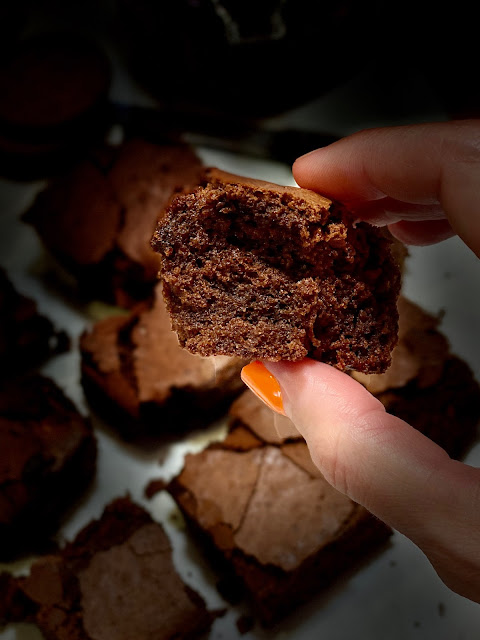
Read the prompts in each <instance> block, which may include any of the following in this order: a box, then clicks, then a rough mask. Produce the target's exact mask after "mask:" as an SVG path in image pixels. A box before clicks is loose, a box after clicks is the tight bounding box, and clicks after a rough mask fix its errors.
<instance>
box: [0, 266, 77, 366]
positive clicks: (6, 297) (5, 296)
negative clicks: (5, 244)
mask: <svg viewBox="0 0 480 640" xmlns="http://www.w3.org/2000/svg"><path fill="white" fill-rule="evenodd" d="M68 346H69V339H68V337H67V334H66V333H65V332H63V331H57V329H56V328H55V327H54V325H53V323H52V322H51V321H50V320H49V319H48V318H46V317H45V316H43V315H42V314H40V313H39V312H38V309H37V304H36V302H35V301H34V300H32V299H31V298H29V297H27V296H24V295H22V294H21V293H19V292H18V291H17V290H16V288H15V287H14V286H13V284H12V283H11V281H10V279H9V277H8V275H7V273H6V271H5V270H4V269H2V268H0V359H1V361H2V364H3V367H2V371H1V372H0V378H3V377H5V376H7V377H11V376H12V373H19V372H22V371H27V370H29V369H32V368H34V367H36V366H37V365H40V364H41V363H42V362H43V361H44V360H45V359H46V358H48V357H49V356H53V355H55V354H57V353H61V352H62V351H65V350H66V349H67V348H68Z"/></svg>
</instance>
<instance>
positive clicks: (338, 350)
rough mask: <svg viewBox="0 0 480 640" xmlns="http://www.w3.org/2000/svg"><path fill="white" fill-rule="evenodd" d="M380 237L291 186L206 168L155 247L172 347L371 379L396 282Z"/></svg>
mask: <svg viewBox="0 0 480 640" xmlns="http://www.w3.org/2000/svg"><path fill="white" fill-rule="evenodd" d="M389 244H390V242H389V240H388V239H387V237H386V236H385V235H384V233H383V232H382V231H380V230H379V229H377V228H375V227H373V226H371V225H369V224H367V223H364V222H361V223H357V224H355V221H354V219H353V217H352V215H351V214H350V213H349V212H348V211H347V210H346V209H345V208H344V207H343V206H341V205H340V204H339V203H335V202H332V201H331V200H328V199H326V198H324V197H322V196H320V195H318V194H316V193H313V192H311V191H307V190H304V189H297V188H295V187H281V186H278V185H274V184H271V183H267V182H263V181H259V180H253V179H249V178H243V177H239V176H234V175H231V174H226V173H224V172H221V171H218V170H215V169H212V170H209V171H208V172H207V174H206V178H205V180H204V182H203V183H202V185H201V186H200V187H198V188H197V189H195V190H194V191H192V192H191V193H183V194H179V195H178V196H177V197H176V198H174V199H173V200H172V202H171V203H170V205H169V206H168V208H167V210H166V213H165V215H164V216H162V218H161V220H160V221H159V223H158V225H157V228H156V231H155V234H154V236H153V239H152V246H153V248H154V249H155V250H156V251H157V252H158V253H159V255H160V257H161V267H160V276H161V278H162V280H163V291H164V295H165V299H166V301H167V305H168V310H169V312H170V314H171V317H172V322H173V328H174V330H175V331H176V332H177V334H178V337H179V340H180V344H181V345H182V346H183V347H185V348H186V349H188V350H189V351H191V352H192V353H198V354H200V355H203V356H208V355H212V354H222V355H230V356H232V355H236V356H240V357H242V358H248V359H263V360H281V359H285V360H300V359H301V358H303V357H305V356H309V357H312V358H315V359H318V360H322V361H324V362H327V363H329V364H333V365H335V366H336V367H338V368H340V369H355V370H357V371H362V372H365V373H372V372H375V373H379V372H383V371H385V370H386V369H387V367H388V365H389V364H390V354H391V351H392V349H393V347H394V346H395V343H396V340H397V309H396V300H397V296H398V293H399V287H400V272H399V267H398V265H397V262H396V261H395V260H394V258H393V256H392V253H391V251H390V247H389Z"/></svg>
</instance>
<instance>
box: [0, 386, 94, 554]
mask: <svg viewBox="0 0 480 640" xmlns="http://www.w3.org/2000/svg"><path fill="white" fill-rule="evenodd" d="M0 437H1V439H2V441H3V445H2V457H3V461H4V464H3V465H0V467H3V474H2V475H3V478H1V479H0V558H1V559H3V560H12V559H13V558H15V557H16V556H18V555H20V554H25V553H30V552H35V551H38V550H41V549H42V547H45V546H48V538H49V537H50V536H51V535H52V534H53V533H55V531H56V529H58V527H59V526H60V524H61V522H62V520H63V518H64V517H65V516H66V515H67V513H68V512H69V511H70V510H71V509H72V508H74V507H75V505H76V502H77V500H78V499H79V498H80V497H81V496H82V495H83V494H84V493H85V492H86V490H87V489H88V487H89V486H90V484H91V482H92V480H93V478H94V475H95V469H96V456H97V445H96V438H95V436H94V433H93V429H92V426H91V424H90V421H89V420H88V419H87V418H84V417H83V416H82V415H81V414H80V413H79V412H78V410H77V408H76V407H75V405H74V404H73V403H72V402H71V401H70V400H69V399H68V398H67V397H66V396H65V394H64V393H63V392H62V391H61V390H60V388H59V387H58V386H57V385H56V384H55V383H54V382H53V381H52V380H50V379H48V378H45V377H43V376H39V375H30V376H27V377H23V378H20V379H18V380H15V381H13V382H9V383H4V384H3V385H2V389H1V392H0ZM25 451H26V452H27V453H25ZM17 458H18V464H17V462H16V460H17Z"/></svg>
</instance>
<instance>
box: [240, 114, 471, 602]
mask: <svg viewBox="0 0 480 640" xmlns="http://www.w3.org/2000/svg"><path fill="white" fill-rule="evenodd" d="M293 171H294V176H295V179H296V181H297V183H298V184H299V186H301V187H304V188H308V189H312V190H314V191H318V192H321V193H323V194H325V195H327V196H328V197H331V198H334V199H336V200H339V201H342V202H344V203H345V204H347V205H348V206H349V207H350V208H351V209H352V210H353V211H354V212H355V213H356V215H357V216H358V218H359V219H363V220H368V221H369V222H373V223H374V224H376V225H388V227H389V229H390V231H391V232H392V234H393V235H394V236H396V237H397V238H398V239H399V240H401V241H403V242H405V243H406V244H415V245H427V244H431V243H435V242H439V241H441V240H444V239H446V238H448V237H451V236H452V235H455V234H457V235H458V236H459V237H460V238H461V239H462V240H463V241H464V242H465V243H466V244H467V245H468V246H469V247H470V249H471V250H472V251H473V252H474V253H475V254H476V255H477V256H479V257H480V210H479V202H480V121H475V120H470V121H467V120H466V121H458V122H447V123H428V124H421V125H413V126H402V127H391V128H381V129H380V128H379V129H371V130H366V131H362V132H359V133H357V134H354V135H352V136H348V137H346V138H343V139H341V140H339V141H338V142H335V143H333V144H332V145H329V146H328V147H325V148H323V149H318V150H316V151H313V152H311V153H309V154H307V155H306V156H303V157H301V158H299V159H298V160H297V161H296V163H295V165H294V168H293ZM249 366H252V365H249ZM265 366H266V367H267V369H268V371H269V372H270V373H271V374H272V375H273V377H274V379H272V380H270V384H271V385H272V384H273V386H271V387H270V390H268V389H262V388H259V386H257V387H256V382H255V376H252V377H250V382H249V386H251V387H252V388H253V390H254V391H256V392H257V394H258V395H260V396H263V397H264V398H265V395H267V396H268V395H269V394H270V395H272V393H273V394H274V395H275V391H274V388H275V379H276V381H277V382H278V385H279V391H280V392H281V400H279V397H278V395H279V394H278V393H277V394H276V396H277V397H276V402H277V411H280V412H283V413H285V414H286V415H287V416H288V417H289V418H291V419H292V421H293V422H294V423H295V425H296V426H297V428H298V429H299V431H300V432H301V433H302V435H303V436H304V437H305V439H306V441H307V444H308V445H309V449H310V452H311V455H312V458H313V460H314V462H315V463H316V465H317V466H318V467H319V469H320V471H321V472H322V473H323V474H324V476H325V477H326V479H327V480H328V481H329V482H330V483H331V484H332V485H333V486H334V487H336V488H337V489H339V490H340V491H342V492H344V493H346V494H347V495H348V496H349V497H350V498H352V499H353V500H355V501H357V502H359V503H361V504H362V505H364V506H365V507H366V508H367V509H369V510H370V511H371V512H372V513H374V514H375V515H377V516H378V517H379V518H380V519H381V520H383V521H384V522H386V523H387V524H389V525H391V526H392V527H394V528H395V529H397V530H398V531H400V532H401V533H403V534H405V535H406V536H408V537H409V538H410V539H411V540H412V541H413V542H414V543H415V544H417V545H418V546H419V547H420V548H421V549H422V551H423V552H424V553H425V554H426V556H427V557H428V558H429V560H430V562H431V563H432V565H433V566H434V568H435V570H436V571H437V573H438V575H439V576H440V578H441V579H442V580H443V581H444V582H445V584H446V585H447V586H448V587H450V588H451V589H452V590H453V591H456V592H457V593H459V594H461V595H463V596H465V597H467V598H469V599H471V600H473V601H476V602H480V470H479V469H476V468H473V467H471V466H469V465H466V464H463V463H461V462H459V461H456V460H453V459H451V458H450V457H449V456H448V455H447V453H446V452H445V451H444V450H443V449H442V448H440V447H439V446H438V445H436V444H435V443H433V442H432V441H431V440H429V439H428V438H427V437H425V436H424V435H422V434H421V433H420V432H419V431H417V430H416V429H414V428H413V427H411V426H410V425H409V424H407V423H406V422H404V421H403V420H400V419H399V418H397V417H394V416H392V415H389V414H387V413H386V411H385V409H384V407H383V405H382V404H381V403H380V401H379V400H377V399H376V398H374V397H373V396H372V395H371V394H370V393H369V392H368V391H367V390H366V389H365V388H364V387H363V386H362V385H361V384H360V383H358V382H356V381H355V380H354V379H352V378H351V377H349V376H348V375H346V374H345V373H343V372H341V371H339V370H337V369H334V368H333V367H331V366H329V365H327V364H324V363H321V362H317V361H314V360H311V359H305V360H303V361H301V362H285V361H283V362H269V363H266V364H265ZM265 373H266V372H264V379H265ZM245 377H246V378H248V375H247V376H245ZM270 400H271V398H270ZM270 404H272V405H273V404H274V403H272V402H270ZM282 405H283V406H282Z"/></svg>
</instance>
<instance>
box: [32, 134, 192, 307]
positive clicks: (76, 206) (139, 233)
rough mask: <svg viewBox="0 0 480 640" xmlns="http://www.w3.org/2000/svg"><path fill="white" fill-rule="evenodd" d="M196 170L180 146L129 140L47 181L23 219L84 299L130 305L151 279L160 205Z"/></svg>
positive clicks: (147, 289)
mask: <svg viewBox="0 0 480 640" xmlns="http://www.w3.org/2000/svg"><path fill="white" fill-rule="evenodd" d="M202 170H203V169H202V164H201V162H200V160H199V159H198V157H197V156H196V155H195V153H194V151H193V149H192V148H191V147H190V146H188V145H186V144H180V143H178V144H174V143H172V144H168V145H156V144H152V143H149V142H146V141H144V140H141V139H129V140H127V141H126V142H124V143H123V144H121V145H120V146H118V147H113V146H112V147H105V148H103V149H99V150H96V151H95V152H90V154H89V155H88V157H86V158H85V159H84V160H83V161H82V162H79V163H78V164H77V166H75V167H74V168H73V169H71V170H70V171H68V172H67V173H66V174H64V175H62V176H59V177H58V178H56V179H54V180H52V181H51V182H50V184H49V185H48V186H47V187H46V188H45V190H44V191H43V192H41V193H40V194H39V195H38V196H37V198H36V200H35V202H34V203H33V205H32V206H31V207H30V209H29V210H28V211H27V212H26V213H25V214H24V216H23V220H24V221H25V222H27V223H29V224H31V225H32V226H33V228H34V229H35V230H36V232H37V233H38V235H39V237H40V239H41V240H42V242H43V243H44V245H45V247H46V248H47V249H48V250H49V251H50V253H51V254H52V255H53V256H55V258H56V259H57V260H58V262H59V263H60V264H61V265H62V266H63V267H64V268H66V269H67V270H68V271H70V272H71V273H73V275H74V276H75V277H76V278H77V280H78V283H79V289H80V293H81V295H82V296H83V297H86V298H87V299H92V298H96V297H99V298H101V299H104V300H106V301H108V302H113V303H115V304H118V305H120V306H125V307H131V306H132V305H134V304H135V303H136V302H138V301H139V300H142V299H144V298H145V297H147V296H148V295H149V294H150V293H151V289H152V287H153V286H154V285H155V283H156V281H157V272H158V257H157V255H156V254H155V253H154V251H153V250H152V248H151V247H150V239H151V236H152V233H153V231H154V228H155V225H156V222H157V220H158V218H159V216H160V214H161V213H162V210H163V208H164V206H165V204H166V203H167V201H168V200H169V199H170V197H171V196H172V195H173V193H174V192H175V191H176V190H179V189H182V188H183V187H184V186H186V185H190V186H191V185H194V184H196V183H197V182H198V179H199V175H200V173H201V171H202Z"/></svg>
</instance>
